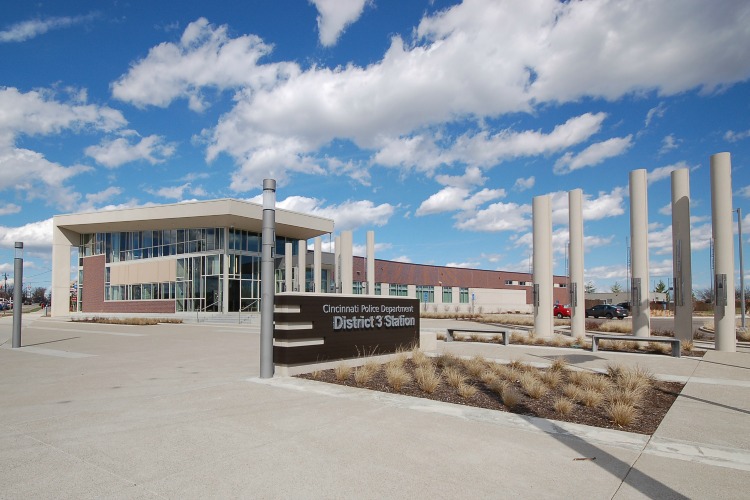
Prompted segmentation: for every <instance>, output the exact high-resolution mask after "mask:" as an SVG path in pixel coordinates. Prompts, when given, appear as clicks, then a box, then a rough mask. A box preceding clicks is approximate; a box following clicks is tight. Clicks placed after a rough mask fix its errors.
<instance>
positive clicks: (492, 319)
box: [481, 314, 534, 326]
mask: <svg viewBox="0 0 750 500" xmlns="http://www.w3.org/2000/svg"><path fill="white" fill-rule="evenodd" d="M481 321H482V322H483V323H502V324H505V325H521V326H534V318H533V316H530V315H526V314H486V315H484V316H483V317H482V319H481Z"/></svg>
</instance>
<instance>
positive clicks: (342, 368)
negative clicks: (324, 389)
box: [333, 363, 352, 381]
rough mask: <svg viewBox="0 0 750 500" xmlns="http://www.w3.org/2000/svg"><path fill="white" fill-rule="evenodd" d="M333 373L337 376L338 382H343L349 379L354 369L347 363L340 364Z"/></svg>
mask: <svg viewBox="0 0 750 500" xmlns="http://www.w3.org/2000/svg"><path fill="white" fill-rule="evenodd" d="M333 373H334V374H335V375H336V380H338V381H343V380H346V379H348V378H349V375H351V373H352V367H351V366H349V365H347V364H346V363H339V364H337V365H336V367H335V368H334V369H333Z"/></svg>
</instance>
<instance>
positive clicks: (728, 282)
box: [711, 153, 737, 352]
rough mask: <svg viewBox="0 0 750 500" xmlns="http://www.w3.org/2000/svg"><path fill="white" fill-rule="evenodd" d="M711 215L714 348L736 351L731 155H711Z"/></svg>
mask: <svg viewBox="0 0 750 500" xmlns="http://www.w3.org/2000/svg"><path fill="white" fill-rule="evenodd" d="M711 217H712V221H713V237H714V270H715V271H714V272H715V273H716V276H715V277H714V304H715V305H714V332H715V333H714V335H715V339H716V350H717V351H724V352H736V351H737V333H736V331H735V328H736V324H735V323H736V321H735V310H734V232H733V228H732V225H733V224H732V159H731V157H730V156H729V153H718V154H715V155H712V156H711Z"/></svg>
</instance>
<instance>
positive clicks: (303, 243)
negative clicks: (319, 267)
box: [297, 240, 307, 293]
mask: <svg viewBox="0 0 750 500" xmlns="http://www.w3.org/2000/svg"><path fill="white" fill-rule="evenodd" d="M297 254H298V255H297V267H299V273H298V275H299V278H298V279H297V283H298V285H297V286H298V288H299V290H298V291H300V292H302V293H305V292H306V291H307V290H306V287H305V281H306V276H307V240H299V251H298V252H297Z"/></svg>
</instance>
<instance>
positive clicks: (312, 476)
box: [0, 315, 750, 498]
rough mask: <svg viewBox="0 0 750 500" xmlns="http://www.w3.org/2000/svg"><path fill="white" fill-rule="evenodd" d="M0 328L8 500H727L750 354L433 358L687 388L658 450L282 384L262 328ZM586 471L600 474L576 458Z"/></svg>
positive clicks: (742, 467) (747, 446)
mask: <svg viewBox="0 0 750 500" xmlns="http://www.w3.org/2000/svg"><path fill="white" fill-rule="evenodd" d="M10 325H11V323H10V322H9V321H6V320H5V319H0V343H3V346H2V348H0V376H1V377H2V382H1V383H0V401H2V405H0V420H1V421H2V423H3V424H2V425H3V427H4V432H3V433H2V435H1V436H0V497H2V498H30V497H33V498H92V497H95V498H207V497H208V498H289V497H296V498H352V497H355V498H384V497H385V498H405V497H412V498H426V497H430V498H457V497H461V498H466V497H471V496H475V497H493V498H498V497H511V496H515V497H532V496H533V497H535V498H561V497H568V498H570V497H576V498H643V497H651V498H654V497H658V498H685V497H688V498H738V497H743V496H745V488H746V487H747V484H748V482H749V481H750V436H748V433H747V432H746V429H747V427H748V424H749V423H750V418H749V416H750V376H749V374H750V355H748V354H743V353H737V354H726V353H714V352H710V353H708V354H707V356H706V357H705V358H703V360H694V359H685V358H683V359H673V358H670V357H667V356H653V355H627V354H621V353H606V352H597V353H593V355H592V353H590V352H587V351H577V352H570V351H573V350H568V349H564V350H563V349H549V348H539V347H518V346H508V347H504V346H499V345H496V346H490V345H485V344H469V343H453V344H445V343H442V342H439V343H438V346H439V347H438V348H439V349H446V348H447V349H451V350H455V351H456V352H457V353H458V354H463V355H473V354H476V353H480V352H481V353H482V354H483V355H485V356H487V357H493V358H496V359H506V360H508V359H516V358H523V359H528V360H529V361H533V362H538V363H548V362H550V361H551V359H554V357H555V356H560V355H564V356H565V357H566V358H568V359H569V361H570V362H571V363H572V364H575V365H577V366H580V367H582V368H586V369H603V368H605V367H606V364H607V363H609V362H613V361H614V362H620V363H636V362H637V363H639V364H641V365H642V366H647V367H649V368H650V369H651V370H652V371H653V372H655V373H658V374H659V375H661V376H664V377H675V378H682V379H684V380H687V385H686V387H685V389H684V391H683V394H682V395H681V396H680V397H679V398H678V400H677V402H676V403H675V405H674V406H673V407H672V409H671V410H670V412H669V413H668V414H667V417H666V418H665V420H664V422H663V423H662V425H661V426H660V427H659V429H658V430H657V432H656V433H655V434H654V436H653V437H652V438H649V437H648V436H641V435H636V434H631V433H626V432H618V431H611V430H604V429H596V428H591V427H586V426H577V425H573V424H565V423H560V422H554V421H548V420H542V419H535V418H528V417H520V416H517V415H513V414H507V413H502V412H493V411H488V410H481V409H476V408H468V407H464V406H459V405H449V404H443V403H436V402H430V401H426V400H422V399H418V398H409V397H403V396H394V395H385V394H379V393H374V392H370V391H367V390H360V389H352V388H345V387H339V386H329V385H326V384H322V383H316V382H309V381H304V380H299V379H293V378H274V379H271V380H260V379H258V378H257V377H256V375H257V373H258V345H259V338H258V337H259V335H258V331H257V329H253V328H248V327H237V326H229V325H227V326H223V325H202V324H198V325H196V324H193V325H158V326H150V327H132V326H112V325H99V324H80V323H66V322H59V321H56V320H53V319H50V318H40V317H39V316H36V317H35V316H33V315H25V316H24V332H23V345H24V347H23V348H22V349H16V350H12V349H10V348H9V345H10V340H9V339H10V335H11V326H10ZM581 458H587V459H593V458H595V460H576V459H581Z"/></svg>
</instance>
